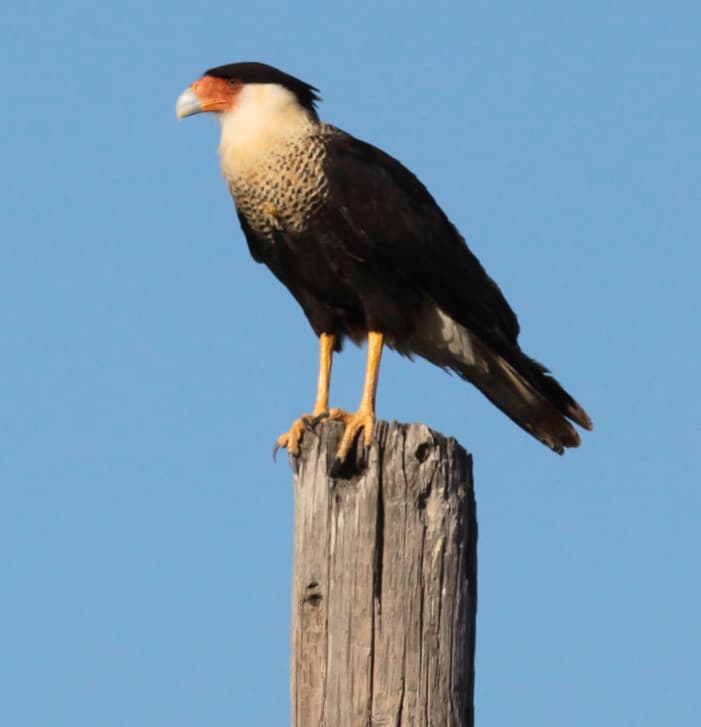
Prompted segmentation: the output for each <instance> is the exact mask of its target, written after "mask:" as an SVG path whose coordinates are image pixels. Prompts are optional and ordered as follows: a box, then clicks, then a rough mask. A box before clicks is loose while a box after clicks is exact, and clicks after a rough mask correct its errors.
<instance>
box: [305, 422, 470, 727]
mask: <svg viewBox="0 0 701 727" xmlns="http://www.w3.org/2000/svg"><path fill="white" fill-rule="evenodd" d="M341 434H342V426H341V425H339V424H336V423H330V422H326V423H324V424H323V425H321V426H319V427H317V429H316V431H315V432H314V433H309V434H306V435H305V437H304V441H303V447H302V453H301V455H300V457H299V459H298V460H296V461H295V463H294V465H295V488H296V498H295V565H294V581H293V605H292V611H293V614H292V619H293V620H292V713H293V725H294V727H321V726H323V727H370V726H372V727H380V726H381V725H382V726H383V725H391V726H392V727H409V726H410V725H411V726H412V727H423V726H428V725H431V726H435V727H467V726H470V727H471V726H472V725H473V703H472V698H473V687H474V650H475V616H476V607H477V520H476V513H475V500H474V491H473V483H472V461H471V457H470V455H468V454H467V453H466V452H465V450H464V449H462V447H460V445H459V444H458V443H457V442H456V441H455V440H454V439H449V438H446V437H443V436H442V435H440V434H437V433H436V432H432V431H431V430H430V429H428V428H427V427H426V426H424V425H422V424H411V425H406V424H397V423H392V424H387V423H386V422H378V423H377V426H376V431H375V441H374V442H373V444H372V446H371V447H370V449H369V451H368V452H366V453H365V456H366V459H367V461H366V463H365V465H366V466H361V467H360V470H361V471H360V473H359V474H358V473H357V471H356V472H353V471H349V472H347V473H346V474H347V475H348V477H347V478H344V479H341V478H339V479H330V478H329V477H328V474H327V473H328V472H329V467H330V465H331V464H332V462H333V459H334V455H335V452H336V447H337V445H338V441H339V439H340V436H341ZM360 449H362V447H361V445H359V450H360ZM349 469H351V470H353V469H355V468H354V467H351V468H349Z"/></svg>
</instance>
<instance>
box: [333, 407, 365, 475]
mask: <svg viewBox="0 0 701 727" xmlns="http://www.w3.org/2000/svg"><path fill="white" fill-rule="evenodd" d="M337 411H338V412H339V415H337V416H336V417H333V418H334V419H336V418H338V419H341V420H342V421H344V422H345V424H346V431H345V432H343V439H341V444H340V445H339V447H338V452H336V462H338V463H342V462H345V461H346V458H347V457H348V453H349V452H350V448H351V446H352V445H353V442H355V438H356V437H357V436H358V434H359V433H360V430H361V429H362V430H363V435H364V440H365V446H366V447H369V446H370V444H371V442H372V433H373V431H374V429H375V412H373V411H371V410H369V409H359V410H358V411H357V412H356V413H355V414H349V413H348V412H342V415H341V414H340V412H341V410H340V409H339V410H337ZM333 413H334V410H332V411H331V412H330V416H331V415H332V414H333Z"/></svg>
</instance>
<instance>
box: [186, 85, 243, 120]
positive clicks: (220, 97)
mask: <svg viewBox="0 0 701 727" xmlns="http://www.w3.org/2000/svg"><path fill="white" fill-rule="evenodd" d="M242 87H243V84H242V83H240V82H238V81H234V82H231V81H227V80H225V79H223V78H214V77H213V76H202V78H200V79H199V81H195V82H194V83H193V84H192V90H193V92H194V93H195V95H196V96H197V98H199V99H200V101H201V102H202V111H219V112H222V111H229V110H230V109H231V108H232V107H233V105H234V103H235V102H236V97H237V96H238V94H239V93H240V91H241V88H242Z"/></svg>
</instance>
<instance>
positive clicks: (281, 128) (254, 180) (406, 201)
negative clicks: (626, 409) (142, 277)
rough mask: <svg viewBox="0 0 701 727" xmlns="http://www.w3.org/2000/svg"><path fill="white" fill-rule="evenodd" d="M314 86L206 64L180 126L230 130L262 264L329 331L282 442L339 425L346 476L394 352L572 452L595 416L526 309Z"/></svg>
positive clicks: (251, 243)
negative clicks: (344, 404) (444, 375)
mask: <svg viewBox="0 0 701 727" xmlns="http://www.w3.org/2000/svg"><path fill="white" fill-rule="evenodd" d="M319 101H320V95H319V90H318V89H317V88H316V87H314V86H312V85H310V84H309V83H306V82H304V81H302V80H300V79H298V78H296V77H294V76H291V75H289V74H287V73H285V72H283V71H281V70H279V69H277V68H274V67H273V66H270V65H267V64H264V63H258V62H238V63H230V64H226V65H222V66H218V67H216V68H211V69H209V70H208V71H206V72H205V73H204V74H203V75H202V76H201V77H200V78H199V79H198V80H197V81H195V82H194V83H193V84H192V85H190V86H189V87H188V88H187V89H186V90H185V91H183V92H182V93H181V94H180V96H179V97H178V99H177V102H176V115H177V117H178V118H179V119H182V118H184V117H187V116H191V115H193V114H198V113H203V112H207V113H211V114H214V115H216V116H217V117H218V118H219V121H220V122H221V140H220V145H219V155H220V159H221V168H222V172H223V176H224V178H225V180H226V182H227V184H228V187H229V190H230V192H231V195H232V197H233V200H234V204H235V207H236V212H237V215H238V219H239V222H240V225H241V228H242V230H243V234H244V236H245V238H246V241H247V243H248V248H249V250H250V253H251V255H252V257H253V259H254V260H255V261H256V262H258V263H264V264H265V265H267V267H268V268H269V269H270V270H271V271H272V273H273V275H274V276H275V277H276V278H277V279H278V280H279V281H280V282H281V283H282V284H283V285H285V286H286V287H287V289H288V290H289V292H290V293H291V294H292V296H293V297H294V298H295V299H296V301H297V302H298V303H299V305H300V306H301V307H302V309H303V311H304V313H305V315H306V317H307V319H308V321H309V324H310V325H311V328H312V329H313V331H314V333H315V334H316V335H317V336H318V338H319V348H320V365H319V375H318V381H317V393H316V400H315V404H314V407H313V409H312V411H311V413H310V414H305V415H302V416H300V417H299V418H298V419H296V420H295V421H294V422H293V424H292V426H291V427H290V429H289V430H288V431H287V432H285V433H284V434H282V435H281V436H280V437H279V439H278V440H277V444H276V446H277V447H284V448H287V450H288V452H289V453H290V454H291V455H295V456H298V455H299V454H300V445H301V441H302V438H303V436H304V434H305V432H306V431H307V430H309V429H313V428H314V426H315V425H316V424H317V423H318V422H320V421H321V420H322V419H330V420H337V421H341V422H343V423H344V425H345V429H344V433H343V436H342V438H341V441H340V444H339V446H338V450H337V452H336V459H335V461H334V464H333V466H332V471H333V470H334V469H336V470H338V467H339V466H341V465H342V464H343V463H344V462H345V461H346V460H347V458H348V457H349V453H350V452H351V448H352V446H353V444H354V443H355V441H356V438H358V437H359V435H360V434H362V435H363V441H364V444H365V446H366V447H369V446H370V445H371V443H372V439H373V432H374V428H375V423H376V411H375V409H376V407H375V402H376V394H377V386H378V378H379V370H380V362H381V358H382V353H383V349H384V347H389V348H390V349H393V350H395V351H397V352H399V353H400V354H403V355H405V356H407V357H409V358H414V357H416V356H418V357H421V358H424V359H426V360H428V361H430V362H431V363H433V364H435V365H436V366H438V367H440V368H442V369H445V370H449V371H451V372H454V373H456V374H457V375H458V376H460V377H461V378H462V379H465V380H467V381H469V382H471V383H472V384H474V385H475V386H476V387H477V388H478V389H479V390H480V391H481V392H482V393H483V394H484V395H485V396H486V397H487V398H488V399H489V400H490V401H491V402H492V403H493V404H495V405H496V406H497V407H498V408H499V409H500V410H501V411H502V412H504V413H505V414H506V415H507V416H508V417H510V418H511V419H512V420H513V421H514V422H515V423H516V424H517V425H518V426H519V427H521V428H522V429H524V430H525V431H526V432H528V433H529V434H530V435H532V436H533V437H535V438H536V439H537V440H539V441H540V442H542V443H543V444H545V445H546V446H547V447H549V448H550V449H551V450H553V451H554V452H557V453H558V454H563V453H564V451H565V449H566V448H569V447H577V446H579V444H580V443H581V439H580V436H579V434H578V432H577V430H576V429H575V427H574V426H573V423H574V424H577V425H579V426H580V427H582V428H584V429H587V430H591V429H592V420H591V418H590V417H589V415H588V414H587V413H586V411H585V410H584V409H583V408H582V407H581V406H580V405H579V404H578V403H577V402H576V401H575V400H574V398H573V397H572V396H570V394H568V393H567V391H565V389H564V388H563V387H562V386H561V385H560V384H559V383H558V381H557V380H556V379H555V378H554V377H553V376H552V375H551V373H550V372H549V371H548V369H546V368H545V367H544V366H543V365H542V364H540V363H538V362H537V361H535V360H534V359H532V358H530V357H529V356H528V355H526V354H525V353H524V352H523V351H522V350H521V347H520V345H519V343H518V337H519V333H520V327H519V322H518V319H517V317H516V314H515V313H514V311H513V310H512V308H511V306H510V305H509V303H508V302H507V300H506V298H505V297H504V295H503V293H502V292H501V290H500V288H499V287H498V285H497V284H496V283H495V282H494V280H493V279H492V278H491V277H490V276H489V275H488V274H487V272H486V271H485V269H484V268H483V266H482V264H481V263H480V261H479V260H478V259H477V257H476V256H475V255H474V254H473V252H472V251H471V250H470V248H469V247H468V245H467V243H466V241H465V239H464V238H463V237H462V235H461V234H460V233H459V232H458V230H457V228H456V227H455V225H454V224H453V223H452V222H451V221H450V220H449V219H448V217H447V215H446V214H445V212H444V211H443V210H442V209H441V207H440V206H439V205H438V203H437V202H436V201H435V199H434V198H433V197H432V196H431V194H430V192H429V191H428V190H427V188H426V187H425V186H424V184H422V182H421V181H419V179H418V178H417V177H416V176H415V175H414V174H413V173H412V172H411V171H409V170H408V169H407V168H406V167H405V166H404V165H403V164H401V163H400V162H399V161H397V160H396V159H395V158H393V157H392V156H390V155H389V154H387V153H385V152H384V151H382V150H381V149H379V148H377V147H375V146H372V145H371V144H369V143H367V142H364V141H361V140H360V139H358V138H355V137H354V136H352V135H351V134H349V133H346V132H345V131H343V130H341V129H340V128H337V127H335V126H333V125H331V124H328V123H326V122H324V121H322V120H321V119H320V117H319V114H318V111H317V104H318V102H319ZM346 339H348V340H350V341H353V342H354V343H356V344H358V345H361V344H362V343H364V342H365V341H366V340H367V345H368V354H367V367H366V373H365V382H364V386H363V390H362V396H361V399H360V405H359V407H358V409H357V411H356V412H354V413H351V412H348V411H345V410H343V409H341V408H331V407H330V406H329V387H330V380H331V368H332V363H333V357H334V354H335V353H338V352H340V350H341V348H342V345H343V343H344V341H345V340H346Z"/></svg>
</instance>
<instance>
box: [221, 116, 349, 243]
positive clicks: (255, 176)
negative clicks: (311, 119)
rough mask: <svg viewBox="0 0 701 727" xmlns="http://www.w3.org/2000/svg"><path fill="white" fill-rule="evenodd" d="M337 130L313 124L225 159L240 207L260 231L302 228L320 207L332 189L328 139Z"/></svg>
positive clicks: (269, 234) (263, 233) (267, 234)
mask: <svg viewBox="0 0 701 727" xmlns="http://www.w3.org/2000/svg"><path fill="white" fill-rule="evenodd" d="M334 133H337V130H336V129H334V128H333V127H328V126H326V125H315V126H314V127H308V128H307V129H304V130H303V131H302V132H301V133H296V134H292V135H289V136H285V137H284V138H281V139H276V140H275V141H274V143H270V145H267V146H265V147H263V148H259V149H258V150H257V151H256V153H254V154H250V155H240V156H239V157H238V158H237V157H236V156H234V157H233V158H231V157H229V158H228V159H226V158H224V159H223V160H222V161H223V164H222V168H223V172H224V176H225V177H226V180H227V182H228V183H229V190H230V191H231V194H232V195H233V197H234V201H235V203H236V207H237V209H238V211H239V212H240V213H241V214H242V215H243V216H244V217H245V218H246V221H247V222H248V224H249V225H250V226H251V228H252V229H253V230H254V231H255V233H256V234H258V235H261V236H263V237H268V238H270V237H272V235H273V232H274V231H275V230H289V231H291V232H301V231H302V230H303V229H304V227H305V225H306V223H307V221H308V220H309V218H310V217H311V216H312V215H314V213H315V212H317V211H318V210H319V209H320V208H321V207H322V205H323V204H324V201H325V200H326V197H327V195H328V184H327V181H326V176H325V174H324V168H323V164H324V158H325V155H326V145H325V139H326V137H327V136H328V135H331V134H334Z"/></svg>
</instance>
